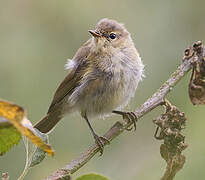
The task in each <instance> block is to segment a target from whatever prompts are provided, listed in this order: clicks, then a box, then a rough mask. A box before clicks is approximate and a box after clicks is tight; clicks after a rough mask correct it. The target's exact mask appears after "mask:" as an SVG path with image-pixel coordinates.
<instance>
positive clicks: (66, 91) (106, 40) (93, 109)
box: [35, 18, 144, 153]
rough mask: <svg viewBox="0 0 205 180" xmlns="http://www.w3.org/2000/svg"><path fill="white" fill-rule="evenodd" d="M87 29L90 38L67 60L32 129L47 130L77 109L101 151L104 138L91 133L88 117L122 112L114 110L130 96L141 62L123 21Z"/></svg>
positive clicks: (101, 23)
mask: <svg viewBox="0 0 205 180" xmlns="http://www.w3.org/2000/svg"><path fill="white" fill-rule="evenodd" d="M89 32H90V33H91V35H92V37H91V38H90V39H89V40H88V41H87V42H86V43H85V44H83V45H82V46H81V47H80V48H79V49H78V51H77V52H76V54H75V56H74V57H73V58H72V59H71V60H68V62H67V64H66V69H68V75H67V76H66V77H65V79H64V80H63V82H62V83H61V84H60V86H59V87H58V88H57V90H56V92H55V94H54V97H53V101H52V103H51V105H50V107H49V110H48V112H47V115H46V116H45V117H44V118H43V119H42V120H41V121H39V122H38V123H37V124H36V125H35V128H37V129H38V130H39V131H41V132H43V133H48V132H49V131H50V130H51V129H52V128H53V127H54V126H55V125H56V124H57V123H58V121H60V120H61V119H62V117H63V116H64V115H65V114H67V113H71V112H73V111H79V112H80V113H81V116H82V117H83V118H84V119H85V120H86V122H87V124H88V126H89V128H90V130H91V132H92V134H93V136H94V138H95V141H96V143H97V144H98V146H99V147H100V149H101V153H102V152H103V143H102V141H103V140H106V139H105V138H104V137H102V136H101V137H99V136H98V135H97V134H96V133H95V131H94V130H93V128H92V127H91V124H90V122H89V121H88V119H89V118H93V117H99V116H105V115H109V114H111V113H112V112H115V113H119V114H121V113H122V114H123V112H121V113H120V111H116V110H121V109H122V108H123V107H125V106H126V105H127V104H128V102H129V101H130V99H131V97H133V96H134V94H135V90H136V88H137V86H138V83H139V81H140V80H141V79H142V76H143V68H144V65H143V63H142V61H141V58H140V56H139V54H138V52H137V50H136V48H135V46H134V43H133V41H132V39H131V36H130V33H129V32H128V31H127V30H126V28H125V27H124V25H123V24H120V23H118V22H117V21H115V20H111V19H107V18H104V19H102V20H100V21H99V22H98V24H97V25H96V29H95V30H89ZM113 110H115V111H113Z"/></svg>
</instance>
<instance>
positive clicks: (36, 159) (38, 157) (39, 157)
mask: <svg viewBox="0 0 205 180" xmlns="http://www.w3.org/2000/svg"><path fill="white" fill-rule="evenodd" d="M35 132H36V134H37V135H38V136H39V137H40V138H41V139H42V140H43V142H44V143H48V135H47V134H44V133H42V132H40V131H39V130H38V129H35ZM35 148H36V149H35V150H34V153H33V154H32V157H31V162H30V163H29V167H33V166H35V165H38V164H39V163H41V162H42V161H43V160H44V158H45V157H46V153H45V151H43V150H42V149H41V148H38V147H35Z"/></svg>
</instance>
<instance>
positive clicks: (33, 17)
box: [0, 0, 205, 180]
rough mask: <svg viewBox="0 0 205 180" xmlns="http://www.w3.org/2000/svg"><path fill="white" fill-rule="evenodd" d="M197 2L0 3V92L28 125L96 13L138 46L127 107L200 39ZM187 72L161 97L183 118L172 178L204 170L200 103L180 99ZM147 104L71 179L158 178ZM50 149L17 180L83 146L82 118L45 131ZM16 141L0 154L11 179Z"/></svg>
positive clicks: (46, 171) (198, 175)
mask: <svg viewBox="0 0 205 180" xmlns="http://www.w3.org/2000/svg"><path fill="white" fill-rule="evenodd" d="M204 7H205V1H203V0H201V1H200V0H199V1H193V0H180V1H178V0H172V1H164V0H156V1H148V0H135V1H134V0H127V1H125V0H113V1H107V0H104V1H96V0H87V1H83V0H82V1H80V0H58V1H57V0H44V1H40V0H35V1H34V0H30V1H29V0H21V1H19V0H12V1H11V0H7V1H3V0H1V1H0V98H2V99H6V100H9V101H13V102H15V103H17V104H19V105H21V106H23V107H24V108H25V109H26V110H27V113H28V118H29V119H30V120H31V121H32V123H35V122H37V121H38V120H39V119H40V118H41V117H42V116H44V115H45V113H46V111H47V109H48V106H49V104H50V102H51V98H52V96H53V93H54V91H55V90H56V88H57V85H58V84H59V83H60V82H61V81H62V80H63V78H64V76H65V75H66V71H65V70H64V64H65V63H66V59H68V58H72V57H73V55H74V54H75V52H76V50H77V49H78V48H79V47H80V46H81V45H82V44H83V43H84V42H85V41H86V40H87V39H88V38H90V35H89V33H88V31H87V30H89V29H92V28H94V26H95V24H96V23H97V22H98V21H99V20H100V19H101V18H103V17H108V18H113V19H116V20H118V21H119V22H123V23H125V25H126V27H127V29H128V30H129V31H130V32H131V34H132V38H133V40H134V42H135V45H136V47H137V49H138V50H139V52H140V54H141V56H142V59H143V62H144V64H145V65H146V66H145V74H146V78H145V79H144V81H143V82H142V83H140V85H139V88H138V91H137V93H136V96H135V99H134V100H133V101H132V102H131V103H130V105H129V106H128V107H127V109H129V110H133V109H135V108H136V107H137V106H139V105H140V104H141V103H143V102H144V101H145V100H146V99H147V98H148V97H149V96H150V95H151V94H152V93H154V92H155V91H156V89H157V88H158V87H159V86H160V85H161V84H162V83H163V82H164V81H165V80H166V79H167V78H168V77H169V75H170V74H171V73H172V72H173V71H174V70H175V69H176V67H177V65H179V64H180V62H181V59H182V56H183V51H184V49H185V48H186V47H187V46H189V45H191V44H192V43H193V42H194V41H196V40H202V41H204V42H205V31H204V29H205V21H204V17H205V15H204ZM189 76H190V74H189V75H187V76H186V77H185V78H184V79H183V80H182V81H181V82H180V83H179V84H178V85H177V86H176V87H175V88H174V90H173V91H172V92H171V93H170V94H169V96H168V98H169V100H170V101H171V102H172V103H173V104H175V105H176V106H177V107H179V109H180V110H181V111H184V112H185V113H186V116H187V118H188V120H187V127H186V129H185V130H184V134H185V135H186V142H187V143H188V144H189V147H188V148H187V149H186V150H185V151H184V153H185V155H186V157H187V160H186V163H185V166H184V168H183V169H182V170H181V171H180V172H179V173H178V174H177V176H176V178H175V179H176V180H182V179H186V180H193V179H194V178H195V179H203V178H202V177H204V176H205V171H204V167H205V155H204V154H205V143H204V137H205V131H204V129H205V121H204V115H205V111H204V109H205V107H204V106H199V107H194V106H193V105H192V104H191V102H190V101H189V97H188V93H187V92H188V90H187V86H188V82H189ZM161 112H162V109H161V108H158V109H156V110H154V111H153V112H151V113H149V114H148V115H146V116H145V117H144V118H143V119H141V120H140V121H139V122H138V126H137V131H136V132H125V133H123V134H122V135H120V136H119V137H117V138H116V139H115V140H114V141H113V142H112V143H111V144H110V145H109V146H108V147H106V148H105V152H104V155H103V156H102V157H98V156H95V157H94V158H93V159H92V160H91V161H90V162H89V163H88V164H86V165H85V167H83V168H82V169H81V170H79V171H78V172H77V173H76V174H75V175H74V176H73V177H74V178H73V179H75V177H77V176H80V175H81V174H85V173H88V172H97V173H100V174H103V175H105V176H107V177H110V179H111V180H136V179H139V180H148V179H151V180H158V179H160V177H161V176H162V173H163V172H164V170H165V165H166V163H165V162H164V160H163V159H162V158H161V157H160V154H159V147H160V144H161V142H160V141H157V140H155V139H154V137H153V134H154V131H155V126H154V125H153V123H152V120H153V118H155V117H157V116H158V115H159V113H161ZM118 119H119V117H118V116H113V117H110V118H107V119H105V120H96V121H93V122H92V124H93V126H94V128H95V129H96V131H97V132H98V134H103V133H105V132H106V131H107V129H108V128H109V127H110V126H111V125H112V124H113V123H114V122H115V121H116V120H118ZM50 143H51V144H52V146H53V148H54V149H55V151H56V154H55V157H54V158H50V157H48V158H46V159H45V160H44V161H43V162H42V163H41V164H40V165H38V166H36V167H34V168H32V169H31V171H30V172H29V173H28V175H27V176H26V178H25V179H27V180H41V179H43V178H45V177H46V176H48V175H50V174H51V173H52V172H53V171H54V170H56V169H57V168H60V167H63V166H64V165H65V164H66V163H67V162H69V161H70V160H72V159H74V158H75V157H76V156H77V155H78V154H80V153H81V152H83V151H84V150H86V149H87V148H88V147H89V146H90V145H91V144H92V143H93V138H92V136H91V134H90V131H89V129H88V127H87V125H86V122H85V121H84V120H83V119H81V118H80V116H79V115H78V114H77V113H76V114H72V115H70V116H67V117H66V118H65V119H64V120H63V121H61V122H60V123H59V124H58V126H57V128H56V129H55V130H54V131H53V132H52V133H51V134H50ZM24 163H25V149H24V145H23V142H22V141H21V143H20V144H19V145H18V146H16V147H14V148H12V149H11V150H10V151H9V152H8V153H6V155H5V156H3V157H0V172H1V173H2V172H6V171H8V172H9V174H10V177H11V178H10V179H11V180H15V179H16V178H17V177H18V176H19V175H20V173H21V172H22V170H23V167H24Z"/></svg>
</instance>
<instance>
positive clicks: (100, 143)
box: [94, 134, 110, 156]
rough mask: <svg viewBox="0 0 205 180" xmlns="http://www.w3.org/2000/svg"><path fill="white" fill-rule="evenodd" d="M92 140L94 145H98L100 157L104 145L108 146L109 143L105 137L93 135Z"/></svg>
mask: <svg viewBox="0 0 205 180" xmlns="http://www.w3.org/2000/svg"><path fill="white" fill-rule="evenodd" d="M94 138H95V143H96V144H97V145H98V147H99V149H100V156H102V154H103V151H104V145H105V144H110V141H109V140H108V139H107V138H106V137H103V136H98V135H97V134H95V135H94Z"/></svg>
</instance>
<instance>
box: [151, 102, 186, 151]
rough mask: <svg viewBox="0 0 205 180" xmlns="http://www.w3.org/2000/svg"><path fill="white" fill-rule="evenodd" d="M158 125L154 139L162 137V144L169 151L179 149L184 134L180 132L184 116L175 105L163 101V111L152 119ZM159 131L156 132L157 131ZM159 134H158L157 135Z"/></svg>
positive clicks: (184, 119) (184, 120) (182, 127)
mask: <svg viewBox="0 0 205 180" xmlns="http://www.w3.org/2000/svg"><path fill="white" fill-rule="evenodd" d="M153 122H154V123H155V124H156V125H157V126H158V127H157V129H156V132H155V138H156V139H159V140H161V139H163V140H164V144H165V145H166V146H167V147H168V148H169V151H170V152H177V151H181V149H183V148H181V145H182V144H183V143H184V138H185V137H184V136H183V135H182V134H180V132H181V130H182V129H184V127H185V122H186V117H185V114H184V113H183V112H180V111H179V110H178V109H177V107H176V106H172V105H171V104H170V103H169V102H168V101H166V102H165V113H163V114H161V115H160V116H159V117H158V118H157V119H155V120H154V121H153ZM159 130H160V132H159V133H158V131H159ZM158 134H159V135H158Z"/></svg>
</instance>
